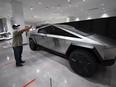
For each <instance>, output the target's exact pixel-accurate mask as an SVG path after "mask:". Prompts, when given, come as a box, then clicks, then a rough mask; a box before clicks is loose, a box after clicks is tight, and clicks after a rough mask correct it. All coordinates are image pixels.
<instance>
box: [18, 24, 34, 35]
mask: <svg viewBox="0 0 116 87" xmlns="http://www.w3.org/2000/svg"><path fill="white" fill-rule="evenodd" d="M31 28H32V25H31V26H30V27H29V26H28V27H25V28H24V29H21V30H19V31H20V32H22V33H23V32H25V31H28V30H29V29H31Z"/></svg>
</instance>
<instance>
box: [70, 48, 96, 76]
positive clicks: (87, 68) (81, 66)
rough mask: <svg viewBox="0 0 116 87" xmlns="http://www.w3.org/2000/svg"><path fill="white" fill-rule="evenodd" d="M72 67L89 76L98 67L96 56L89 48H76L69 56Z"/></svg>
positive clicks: (80, 73)
mask: <svg viewBox="0 0 116 87" xmlns="http://www.w3.org/2000/svg"><path fill="white" fill-rule="evenodd" d="M69 63H70V65H71V68H72V69H73V70H74V71H75V72H76V73H77V74H79V75H81V76H85V77H89V76H91V75H92V74H94V73H95V72H96V70H97V68H98V66H97V62H96V60H95V56H94V55H93V54H92V53H90V52H89V51H87V50H81V49H80V50H74V51H73V52H71V54H70V56H69Z"/></svg>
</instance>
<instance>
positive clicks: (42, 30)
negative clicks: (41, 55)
mask: <svg viewBox="0 0 116 87" xmlns="http://www.w3.org/2000/svg"><path fill="white" fill-rule="evenodd" d="M38 33H43V34H46V33H47V30H46V28H42V29H39V30H38Z"/></svg>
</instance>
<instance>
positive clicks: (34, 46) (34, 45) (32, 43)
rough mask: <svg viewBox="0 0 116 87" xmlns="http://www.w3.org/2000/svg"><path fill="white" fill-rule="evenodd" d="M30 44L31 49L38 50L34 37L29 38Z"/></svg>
mask: <svg viewBox="0 0 116 87" xmlns="http://www.w3.org/2000/svg"><path fill="white" fill-rule="evenodd" d="M29 46H30V48H31V50H34V51H35V50H37V45H36V44H35V42H34V41H33V40H32V39H30V40H29Z"/></svg>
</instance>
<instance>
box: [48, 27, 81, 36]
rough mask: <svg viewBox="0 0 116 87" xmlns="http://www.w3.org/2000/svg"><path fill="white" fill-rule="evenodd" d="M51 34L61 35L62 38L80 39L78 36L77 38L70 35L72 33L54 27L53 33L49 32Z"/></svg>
mask: <svg viewBox="0 0 116 87" xmlns="http://www.w3.org/2000/svg"><path fill="white" fill-rule="evenodd" d="M49 33H50V34H54V35H60V36H68V37H76V38H79V37H77V36H75V35H73V34H70V33H68V32H66V31H64V30H61V29H59V28H57V27H54V26H53V27H52V29H51V32H49Z"/></svg>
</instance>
